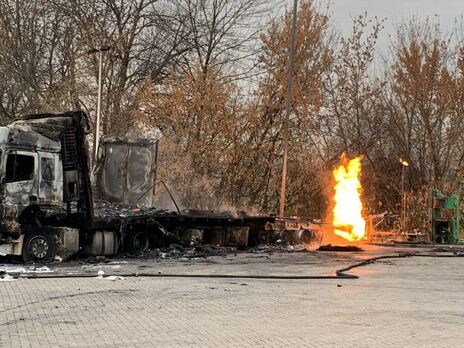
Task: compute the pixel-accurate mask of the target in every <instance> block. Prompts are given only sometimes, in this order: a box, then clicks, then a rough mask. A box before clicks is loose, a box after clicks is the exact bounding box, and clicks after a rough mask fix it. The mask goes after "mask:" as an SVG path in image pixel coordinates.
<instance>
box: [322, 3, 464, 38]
mask: <svg viewBox="0 0 464 348" xmlns="http://www.w3.org/2000/svg"><path fill="white" fill-rule="evenodd" d="M330 3H331V6H330V7H331V9H332V11H333V17H334V20H335V21H338V22H339V23H340V26H341V28H342V29H343V30H344V31H345V30H348V31H349V30H350V28H351V18H353V17H354V16H356V15H358V14H361V13H363V12H364V11H367V12H368V14H369V15H371V16H377V17H379V18H385V17H386V18H387V19H388V23H390V24H391V23H398V22H401V20H402V19H403V18H408V17H410V16H411V15H416V16H418V17H426V16H430V17H433V16H435V15H438V16H439V17H440V23H441V24H443V26H444V27H445V26H452V25H453V22H454V19H455V18H456V17H459V16H461V14H462V13H463V12H464V0H330Z"/></svg>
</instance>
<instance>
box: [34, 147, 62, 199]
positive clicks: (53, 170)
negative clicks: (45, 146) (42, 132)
mask: <svg viewBox="0 0 464 348" xmlns="http://www.w3.org/2000/svg"><path fill="white" fill-rule="evenodd" d="M39 167H40V170H39V202H40V204H46V205H59V204H61V203H62V202H63V175H62V171H61V170H60V168H61V159H60V157H59V155H58V154H55V153H49V152H41V151H39Z"/></svg>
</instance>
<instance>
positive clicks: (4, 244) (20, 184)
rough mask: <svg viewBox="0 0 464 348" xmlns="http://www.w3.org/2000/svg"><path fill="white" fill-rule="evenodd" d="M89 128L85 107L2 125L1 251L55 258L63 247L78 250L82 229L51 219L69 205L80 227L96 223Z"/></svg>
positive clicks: (28, 257)
mask: <svg viewBox="0 0 464 348" xmlns="http://www.w3.org/2000/svg"><path fill="white" fill-rule="evenodd" d="M87 129H88V122H87V117H86V115H85V114H84V113H83V112H72V113H65V114H59V115H54V114H40V115H30V116H26V117H24V118H23V119H21V120H18V121H15V122H13V123H12V124H10V125H8V126H7V127H0V154H1V155H0V157H1V158H0V218H1V221H0V255H22V256H23V258H24V259H25V260H26V261H29V260H37V261H50V260H51V259H53V258H54V257H55V254H56V252H57V249H58V248H61V249H63V251H64V250H66V253H70V252H71V253H74V252H77V251H78V249H79V230H78V229H73V228H72V227H71V228H70V226H69V225H66V226H63V228H56V227H54V226H53V225H48V224H47V223H46V220H47V219H48V218H49V217H50V215H53V214H51V213H52V212H54V211H56V210H57V209H66V211H67V213H68V214H69V215H71V214H72V213H73V210H74V213H75V214H76V217H75V218H77V220H76V222H77V221H79V225H80V226H83V227H84V228H85V227H90V226H91V224H92V219H93V210H92V196H91V191H90V180H89V177H88V156H87V153H86V147H85V143H84V142H85V132H86V130H87ZM75 225H76V226H77V224H75Z"/></svg>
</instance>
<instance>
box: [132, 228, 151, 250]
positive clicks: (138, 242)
mask: <svg viewBox="0 0 464 348" xmlns="http://www.w3.org/2000/svg"><path fill="white" fill-rule="evenodd" d="M147 249H148V235H147V234H146V233H145V232H135V233H131V234H130V235H129V252H130V253H131V254H133V255H140V254H143V253H144V252H145V251H146V250H147Z"/></svg>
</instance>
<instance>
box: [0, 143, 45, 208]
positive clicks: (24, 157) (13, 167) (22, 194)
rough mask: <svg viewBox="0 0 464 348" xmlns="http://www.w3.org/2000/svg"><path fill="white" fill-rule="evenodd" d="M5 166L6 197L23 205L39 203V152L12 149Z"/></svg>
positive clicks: (14, 202)
mask: <svg viewBox="0 0 464 348" xmlns="http://www.w3.org/2000/svg"><path fill="white" fill-rule="evenodd" d="M5 166H6V168H5V177H4V178H3V180H4V183H5V186H4V187H5V198H6V199H7V200H9V202H10V203H11V204H20V205H23V206H28V205H30V204H31V203H32V204H34V203H37V174H36V173H37V171H36V168H37V154H36V153H34V152H27V151H10V152H8V153H7V158H6V165H5Z"/></svg>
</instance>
